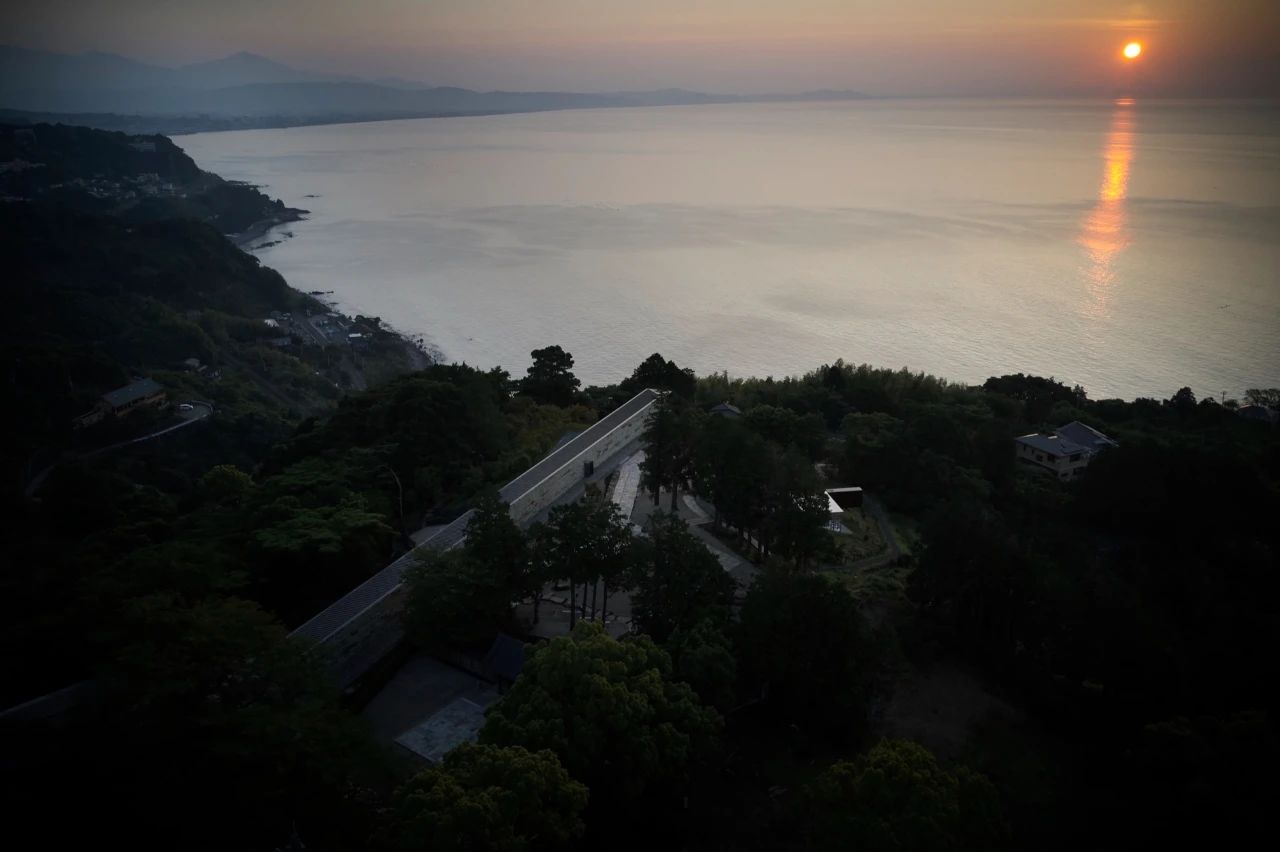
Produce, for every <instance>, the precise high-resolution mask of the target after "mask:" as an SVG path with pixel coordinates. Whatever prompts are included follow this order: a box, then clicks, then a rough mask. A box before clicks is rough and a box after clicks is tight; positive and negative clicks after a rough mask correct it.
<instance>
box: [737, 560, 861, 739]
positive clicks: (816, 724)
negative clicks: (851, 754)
mask: <svg viewBox="0 0 1280 852" xmlns="http://www.w3.org/2000/svg"><path fill="white" fill-rule="evenodd" d="M862 632H863V630H862V617H861V615H860V614H859V612H858V607H857V604H856V603H855V602H854V600H853V597H852V596H851V595H850V594H849V592H848V590H847V589H845V587H844V586H843V585H841V584H839V583H836V582H835V581H833V580H831V579H829V578H827V577H825V576H823V575H801V576H789V575H783V574H780V573H777V572H773V571H766V572H764V573H763V574H761V575H760V576H759V577H757V578H756V580H755V582H754V583H753V584H752V586H751V590H750V591H749V592H748V593H747V597H746V600H745V601H744V602H743V605H742V613H741V620H740V623H739V629H738V646H739V673H740V675H741V676H742V677H743V678H744V679H745V681H746V683H747V684H748V685H750V686H751V687H753V688H755V689H758V690H762V691H763V694H764V695H765V696H766V697H767V700H766V706H767V707H768V708H769V709H770V710H771V712H772V713H773V715H775V716H776V717H778V718H780V719H782V720H784V721H786V722H791V723H793V724H795V725H797V726H799V727H800V729H801V730H803V731H806V732H808V733H809V734H810V735H811V736H813V737H815V738H820V739H822V740H825V741H835V742H851V741H854V740H856V739H857V738H858V737H859V736H860V735H861V734H862V732H863V730H864V729H865V726H866V707H865V699H864V695H865V687H866V683H867V680H868V676H869V674H870V672H869V671H868V664H869V662H868V661H869V659H870V655H869V653H868V652H867V650H865V642H864V640H863V637H862Z"/></svg>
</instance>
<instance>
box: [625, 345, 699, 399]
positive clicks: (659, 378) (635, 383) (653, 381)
mask: <svg viewBox="0 0 1280 852" xmlns="http://www.w3.org/2000/svg"><path fill="white" fill-rule="evenodd" d="M618 387H619V389H620V390H622V391H624V392H625V393H626V395H627V396H634V395H636V394H638V393H639V392H640V391H642V390H644V389H645V388H653V389H654V390H664V391H670V392H671V393H673V394H675V395H676V396H678V397H680V398H682V399H686V400H692V399H693V393H694V390H695V389H696V387H697V378H696V377H695V376H694V374H693V370H690V369H689V368H687V367H686V368H683V369H682V368H680V367H679V366H677V365H676V363H675V362H674V361H668V360H666V359H664V358H663V357H662V356H661V355H659V354H658V353H657V352H655V353H653V354H652V355H650V356H649V357H648V358H645V359H644V360H643V361H641V362H640V366H638V367H636V369H635V371H634V372H632V374H631V375H630V376H629V377H628V378H626V379H624V380H623V381H622V383H621V384H620V385H619V386H618Z"/></svg>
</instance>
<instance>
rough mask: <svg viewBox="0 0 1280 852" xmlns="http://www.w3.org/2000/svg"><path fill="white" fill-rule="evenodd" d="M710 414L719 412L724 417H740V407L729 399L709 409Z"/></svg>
mask: <svg viewBox="0 0 1280 852" xmlns="http://www.w3.org/2000/svg"><path fill="white" fill-rule="evenodd" d="M711 413H712V414H721V415H724V416H725V417H741V416H742V409H741V408H738V406H736V405H734V404H733V403H731V402H729V401H727V400H726V401H725V402H722V403H720V404H719V405H717V406H716V407H714V408H712V409H711Z"/></svg>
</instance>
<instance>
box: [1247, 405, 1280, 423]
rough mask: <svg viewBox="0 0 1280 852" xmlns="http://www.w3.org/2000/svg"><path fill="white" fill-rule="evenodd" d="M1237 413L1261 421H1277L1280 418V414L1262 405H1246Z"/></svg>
mask: <svg viewBox="0 0 1280 852" xmlns="http://www.w3.org/2000/svg"><path fill="white" fill-rule="evenodd" d="M1236 414H1238V415H1240V416H1241V417H1243V418H1245V419H1247V420H1257V421H1258V422H1260V423H1275V422H1276V421H1277V420H1280V414H1278V413H1277V412H1276V411H1274V410H1272V409H1270V408H1267V407H1266V406H1262V405H1246V406H1244V407H1243V408H1241V409H1240V410H1239V411H1237V412H1236Z"/></svg>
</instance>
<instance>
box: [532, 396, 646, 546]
mask: <svg viewBox="0 0 1280 852" xmlns="http://www.w3.org/2000/svg"><path fill="white" fill-rule="evenodd" d="M652 410H653V408H652V406H650V407H648V408H645V409H643V410H641V411H640V412H638V413H637V414H635V415H634V416H632V417H631V418H630V419H629V420H627V421H626V422H625V423H623V424H622V425H620V426H618V427H617V428H615V429H614V430H613V431H612V432H609V433H608V434H607V435H605V436H604V437H602V438H601V439H600V440H599V441H596V442H595V443H594V444H592V445H591V446H590V447H588V448H587V449H585V450H584V451H582V452H581V453H579V454H578V455H576V456H574V457H573V458H572V459H570V460H569V461H567V462H566V463H565V464H564V465H563V466H562V467H560V469H559V470H557V471H556V472H555V473H553V474H551V475H550V476H548V477H547V478H546V479H544V480H543V481H542V482H541V483H540V484H538V485H535V486H534V487H533V488H531V489H530V490H528V491H526V492H525V493H524V494H523V495H522V496H520V497H517V498H515V499H513V500H512V501H511V517H512V518H514V519H515V522H516V523H517V524H519V525H520V526H524V525H526V524H528V523H529V522H530V521H532V520H533V519H534V518H536V517H537V516H538V514H539V513H540V512H542V511H543V510H545V509H546V508H547V507H548V506H550V505H552V504H554V503H555V502H556V501H557V500H559V499H560V497H561V496H562V495H563V494H564V493H565V492H567V491H569V489H571V488H573V487H574V486H575V485H578V484H579V483H580V482H582V481H583V479H585V478H586V476H585V473H584V471H585V465H586V464H587V462H591V463H592V464H594V465H597V466H598V465H601V464H603V463H604V462H606V461H607V460H609V459H610V458H611V457H613V456H614V455H616V454H617V453H618V452H619V451H620V450H622V448H623V447H625V446H626V445H627V444H630V443H631V442H632V441H635V440H637V439H638V438H639V437H640V435H641V434H642V433H643V432H644V427H645V423H647V422H648V419H649V413H650V412H651V411H652Z"/></svg>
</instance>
